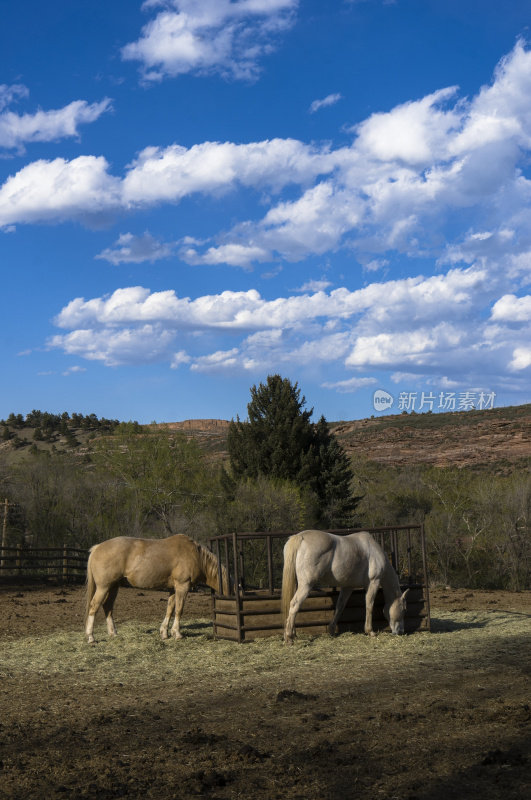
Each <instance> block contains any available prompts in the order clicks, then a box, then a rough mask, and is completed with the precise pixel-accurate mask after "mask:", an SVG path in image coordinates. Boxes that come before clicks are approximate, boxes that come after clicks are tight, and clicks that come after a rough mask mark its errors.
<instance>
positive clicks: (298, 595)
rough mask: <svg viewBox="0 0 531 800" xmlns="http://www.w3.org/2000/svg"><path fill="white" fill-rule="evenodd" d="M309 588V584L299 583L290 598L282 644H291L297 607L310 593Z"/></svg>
mask: <svg viewBox="0 0 531 800" xmlns="http://www.w3.org/2000/svg"><path fill="white" fill-rule="evenodd" d="M310 589H311V586H310V585H309V584H303V585H300V586H299V587H298V589H297V591H296V592H295V594H294V595H293V597H292V598H291V603H290V604H289V613H288V618H287V620H286V627H285V628H284V644H293V639H294V637H295V617H296V616H297V612H298V611H299V608H300V607H301V605H302V604H303V603H304V601H305V600H306V598H307V597H308V595H309V594H310Z"/></svg>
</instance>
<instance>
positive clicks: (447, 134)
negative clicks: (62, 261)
mask: <svg viewBox="0 0 531 800" xmlns="http://www.w3.org/2000/svg"><path fill="white" fill-rule="evenodd" d="M232 5H236V4H232ZM529 91H531V52H530V51H529V50H527V49H526V48H525V47H524V45H523V43H521V42H519V43H518V44H517V45H516V46H515V48H514V50H513V51H512V52H511V53H510V54H509V55H508V56H507V57H506V58H505V59H503V60H502V62H500V64H499V65H498V67H497V69H496V72H495V75H494V80H493V82H492V84H491V85H489V86H487V87H483V88H482V89H481V90H480V92H479V93H478V94H477V95H476V96H475V97H472V98H471V99H468V100H462V99H459V97H458V96H457V91H456V89H455V88H454V87H451V88H445V89H440V90H437V91H435V92H433V93H431V94H430V95H428V96H426V97H424V98H421V99H420V100H416V101H411V102H409V103H405V104H403V105H401V106H398V107H396V108H394V109H391V111H388V112H385V113H384V112H381V113H377V114H373V115H371V116H370V117H369V118H368V119H366V120H365V121H364V122H362V123H360V124H359V125H358V126H357V127H356V128H355V130H354V132H353V134H354V135H353V141H352V144H351V145H350V146H344V147H339V148H336V149H333V148H332V147H331V146H330V145H329V144H326V145H322V146H317V145H309V144H305V143H304V142H300V141H297V140H293V139H271V140H266V141H262V142H250V143H247V144H235V143H233V142H203V143H200V144H196V145H193V146H192V147H189V148H186V147H182V146H180V145H177V144H173V145H170V146H168V147H165V148H158V147H147V148H144V150H143V151H142V152H141V153H139V154H138V155H137V157H136V158H135V159H134V160H133V161H132V162H131V163H130V164H129V165H128V167H127V168H126V171H125V173H124V175H123V176H121V177H120V176H114V175H112V174H111V172H110V169H109V165H108V164H107V163H106V161H105V159H103V158H102V157H98V156H82V157H80V159H74V160H73V161H70V162H68V161H60V160H56V161H52V162H44V161H41V162H34V164H29V165H28V166H27V167H25V168H24V169H23V170H21V171H20V172H19V173H17V174H16V175H13V176H11V177H10V178H8V180H7V181H6V183H4V185H3V186H2V187H1V188H0V226H2V227H4V228H5V227H7V226H8V225H10V224H16V223H17V222H35V221H43V222H45V221H58V220H62V219H82V220H84V221H85V222H87V221H88V222H90V221H91V219H92V218H93V215H94V214H95V215H96V216H97V217H98V216H101V215H104V214H111V213H114V212H115V211H116V210H120V211H121V212H122V213H126V212H131V211H137V212H138V211H140V210H142V209H143V208H151V207H153V206H156V205H158V204H161V203H178V202H181V201H183V200H184V199H185V198H187V197H189V196H191V195H193V194H198V193H200V194H208V195H210V196H212V197H215V198H219V197H221V196H223V195H224V194H226V193H227V192H229V191H232V192H234V191H237V190H238V189H241V188H244V189H250V190H254V191H256V192H257V199H261V200H262V201H263V202H267V203H269V208H267V209H266V212H265V214H264V216H263V217H262V219H258V220H242V221H239V222H238V223H237V224H235V225H234V227H232V228H231V229H230V230H227V231H223V232H219V233H218V234H217V236H216V235H214V236H211V237H210V238H209V241H208V242H206V243H205V245H204V246H203V247H202V246H192V247H189V248H184V249H183V258H184V260H188V261H189V262H190V263H193V264H202V263H205V264H213V263H229V264H231V263H232V264H234V265H235V266H243V267H248V266H250V264H251V263H252V261H253V258H255V259H256V262H258V263H259V262H263V261H275V260H278V259H283V260H286V261H297V260H301V259H303V258H306V257H307V256H308V255H310V254H323V253H325V252H330V251H332V252H333V251H334V250H336V249H337V248H340V247H348V248H349V249H350V250H351V251H352V252H353V253H355V254H356V255H357V256H358V257H359V261H360V263H362V264H366V265H370V268H373V267H376V266H377V265H381V264H385V262H386V261H388V260H389V254H390V253H391V252H392V251H396V252H398V253H406V254H408V255H410V256H416V255H423V254H425V251H426V248H428V249H430V250H431V249H432V248H433V243H434V242H435V241H437V240H439V241H440V240H441V239H443V238H446V236H445V235H446V229H445V226H446V224H447V222H448V221H449V220H450V219H451V220H453V222H454V224H455V219H456V216H457V215H458V214H461V216H462V217H463V220H465V219H466V218H467V216H466V215H467V213H468V210H469V209H470V210H471V211H472V210H473V215H472V213H471V216H470V219H471V220H472V219H473V220H474V225H477V226H478V227H476V228H472V229H469V230H468V231H465V230H462V231H461V232H460V234H461V237H462V238H461V241H460V240H459V235H458V236H457V237H454V240H453V241H450V242H449V244H448V247H447V251H446V252H445V253H442V252H439V253H438V254H437V255H439V258H440V263H444V260H445V259H446V260H447V261H450V262H451V261H452V260H453V262H454V263H457V261H458V260H459V259H462V260H465V261H468V263H473V260H474V254H475V253H480V251H483V253H484V254H485V253H487V254H489V255H490V256H491V257H493V256H495V255H496V251H497V252H498V253H500V252H501V253H502V254H504V256H505V255H506V254H507V253H509V252H512V253H513V254H514V255H516V254H517V253H518V252H520V251H522V250H523V248H524V247H527V249H528V250H529V249H531V241H530V238H531V237H530V236H529V231H530V230H531V218H530V217H531V215H530V213H529V211H527V209H528V208H529V200H530V196H531V184H530V182H529V180H528V179H527V178H526V177H525V175H524V172H523V168H524V166H525V164H526V160H527V158H528V156H529V150H530V149H531V114H530V112H529V110H528V104H527V103H526V98H527V97H528V96H529ZM486 163H488V164H489V169H485V164H486ZM81 167H83V173H84V174H83V176H82V180H81V182H79V181H78V173H79V170H80V168H81ZM58 172H60V173H61V181H60V184H59V183H58V181H57V173H58ZM90 173H92V175H91V174H90ZM19 187H20V188H22V189H23V190H22V191H20V192H19V191H18V188H19ZM287 187H290V194H289V199H286V197H285V196H282V193H283V191H284V190H285V189H286V188H287ZM297 187H299V189H297ZM57 188H59V193H60V195H61V202H58V200H57V197H56V189H57ZM15 189H16V190H17V191H14V190H15ZM265 192H267V193H268V194H267V195H266V194H265ZM276 195H280V196H279V197H277V196H276ZM28 196H31V197H33V202H31V203H29V202H28V199H27V198H28ZM483 219H484V220H487V219H488V221H489V224H488V227H486V226H485V224H484V223H482V220H483ZM487 234H489V235H487Z"/></svg>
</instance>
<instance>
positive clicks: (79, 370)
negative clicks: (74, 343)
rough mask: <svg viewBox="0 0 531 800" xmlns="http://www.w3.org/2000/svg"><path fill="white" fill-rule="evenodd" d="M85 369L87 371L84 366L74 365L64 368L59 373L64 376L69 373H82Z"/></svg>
mask: <svg viewBox="0 0 531 800" xmlns="http://www.w3.org/2000/svg"><path fill="white" fill-rule="evenodd" d="M86 371H87V369H86V367H79V366H74V367H68V369H66V370H65V371H64V372H62V373H61V375H64V376H65V377H68V376H69V375H79V374H80V373H83V372H86Z"/></svg>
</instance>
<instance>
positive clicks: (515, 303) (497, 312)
mask: <svg viewBox="0 0 531 800" xmlns="http://www.w3.org/2000/svg"><path fill="white" fill-rule="evenodd" d="M491 319H493V320H496V321H498V322H531V295H526V296H525V297H516V296H515V295H514V294H506V295H504V296H503V297H500V299H499V300H498V301H497V302H496V303H495V304H494V306H493V307H492V314H491Z"/></svg>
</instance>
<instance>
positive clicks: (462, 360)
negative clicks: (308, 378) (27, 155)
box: [48, 266, 529, 392]
mask: <svg viewBox="0 0 531 800" xmlns="http://www.w3.org/2000/svg"><path fill="white" fill-rule="evenodd" d="M505 281H506V277H505V276H504V275H499V276H497V277H495V278H494V277H493V276H492V275H491V274H489V272H488V271H487V270H486V269H485V268H483V267H479V266H477V267H469V268H466V269H457V268H456V269H452V270H450V271H449V272H448V273H447V274H444V275H436V276H430V277H423V276H417V277H415V278H407V279H402V280H393V281H391V280H389V281H383V282H381V283H372V284H369V285H367V286H365V287H364V288H362V289H358V290H355V291H350V290H348V289H347V288H345V287H341V288H338V289H334V290H331V291H329V292H326V291H323V290H318V291H313V292H310V291H309V292H308V293H304V294H302V295H301V294H295V295H293V296H288V297H277V298H274V299H270V300H268V299H265V298H264V297H262V296H261V295H260V294H259V293H258V292H257V291H256V290H254V289H253V290H249V291H242V292H231V291H224V292H221V293H220V294H217V295H203V296H199V297H197V298H195V299H192V298H190V297H179V296H177V294H176V293H175V291H173V290H168V291H162V292H150V291H149V289H146V288H144V287H140V286H136V287H126V288H123V289H119V290H116V291H115V292H113V293H112V294H111V295H108V296H105V297H96V298H92V299H89V300H85V299H83V298H76V299H75V300H72V301H71V302H70V303H69V304H68V305H67V306H65V307H64V308H63V309H62V311H61V312H60V313H59V314H58V316H57V317H56V319H55V324H56V325H57V326H58V327H60V328H62V329H63V330H64V331H65V333H63V334H60V335H57V336H55V337H53V338H52V339H51V340H50V341H49V342H48V344H49V346H51V347H57V348H60V349H62V350H64V351H65V352H66V353H68V354H71V355H76V356H78V357H79V356H82V357H85V358H87V359H89V360H93V359H96V360H100V361H103V363H105V364H109V365H116V364H126V363H127V364H135V363H146V362H150V361H162V362H166V363H168V364H169V365H170V366H171V367H172V368H178V367H180V368H183V367H186V368H189V369H191V370H193V371H198V372H212V371H214V372H217V373H219V372H221V371H224V372H226V373H227V374H230V373H235V372H238V371H240V372H241V371H247V372H250V371H255V372H256V371H262V372H263V371H264V370H267V369H273V368H275V367H278V365H279V364H280V365H285V366H286V367H287V368H293V367H301V368H308V369H313V368H314V367H315V365H317V364H326V365H327V367H328V368H331V367H333V369H334V372H335V373H338V374H339V377H338V378H337V379H335V380H332V379H331V380H329V381H328V384H327V385H328V387H329V388H332V389H334V390H335V391H338V392H347V391H354V390H356V389H359V388H363V387H365V386H368V385H370V384H369V381H371V382H372V376H371V375H370V374H367V373H368V372H369V373H370V371H371V370H380V369H382V368H384V369H391V370H392V372H393V375H394V376H395V377H396V376H399V375H404V374H405V373H407V374H408V375H409V376H411V380H413V376H415V375H416V376H423V377H424V379H425V380H427V381H428V382H429V381H430V380H431V379H432V378H433V379H435V378H434V376H435V375H445V376H448V377H447V379H448V385H451V382H452V381H453V382H455V381H456V380H458V379H459V378H460V377H461V378H463V377H464V376H466V378H467V382H468V383H469V385H475V384H476V383H478V384H479V382H481V381H483V382H484V381H485V379H486V377H487V376H495V378H496V380H497V381H498V382H500V381H502V380H504V379H505V378H507V376H508V375H510V376H512V379H513V380H520V378H519V377H518V376H519V375H520V373H522V371H523V370H524V369H525V368H526V367H527V360H526V359H527V355H526V353H527V351H526V350H525V348H522V345H521V342H522V341H528V340H529V332H528V331H527V330H526V329H525V327H524V326H525V319H524V316H522V322H520V323H518V322H515V321H514V318H513V316H512V317H511V324H510V325H505V324H504V322H505V316H506V315H507V314H508V313H509V311H510V308H512V306H511V303H512V302H513V301H512V300H511V299H509V301H508V300H507V299H506V298H507V293H505V294H504V292H503V287H504V285H505ZM514 299H515V300H518V298H514ZM498 300H504V303H505V311H504V313H503V314H501V315H500V319H499V320H497V321H494V320H492V321H485V314H484V311H485V309H486V308H489V307H490V306H492V305H493V303H494V307H495V308H496V307H497V306H496V301H498ZM508 303H509V305H508ZM498 308H500V309H501V310H503V309H504V305H503V304H501V305H500V306H498ZM212 334H215V336H212ZM177 341H178V343H179V345H178V349H176V347H175V344H176V342H177ZM212 342H216V349H215V350H212ZM221 343H223V345H226V346H221V347H220V344H221ZM345 371H346V372H347V377H346V378H345V377H341V374H343V376H344V373H345ZM359 371H363V373H364V374H363V376H359V375H356V374H354V376H352V375H348V372H350V373H352V372H354V373H356V372H359ZM351 378H352V380H351ZM397 379H398V378H397Z"/></svg>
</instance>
